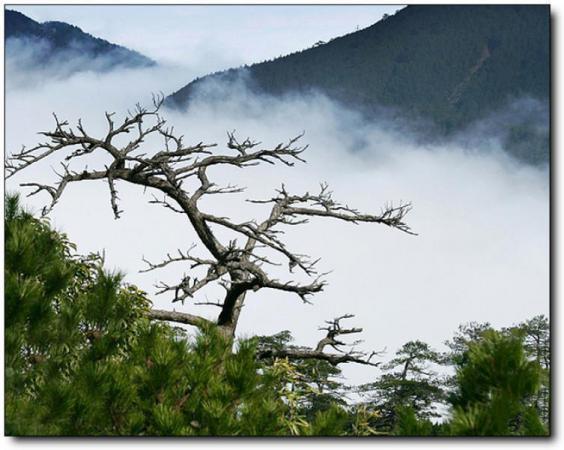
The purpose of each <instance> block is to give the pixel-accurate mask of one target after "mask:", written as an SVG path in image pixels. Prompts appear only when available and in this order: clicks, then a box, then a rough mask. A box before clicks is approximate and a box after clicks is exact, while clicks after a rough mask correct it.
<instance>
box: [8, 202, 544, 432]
mask: <svg viewBox="0 0 564 450" xmlns="http://www.w3.org/2000/svg"><path fill="white" fill-rule="evenodd" d="M75 250H76V248H75V246H74V245H73V244H72V243H71V242H69V240H68V238H67V237H66V236H65V235H64V234H62V233H58V232H56V231H53V229H52V228H51V226H50V224H49V222H48V221H47V220H45V219H42V220H39V219H36V218H34V217H33V216H32V215H31V214H29V213H27V212H25V211H23V210H22V208H21V207H20V205H19V200H18V198H17V196H11V197H8V198H7V199H6V205H5V261H6V266H5V311H6V324H5V361H6V370H5V411H6V420H5V424H6V425H5V427H6V428H5V433H6V434H7V435H16V436H49V435H56V436H78V435H103V436H107V435H136V436H137V435H145V436H177V435H180V436H209V435H213V436H257V435H258V436H288V435H290V436H319V435H322V436H378V435H396V436H398V435H399V436H438V435H465V436H475V435H487V436H493V435H496V436H497V435H527V436H530V435H535V436H536V435H547V434H548V420H549V411H550V389H549V371H550V343H549V338H548V336H549V327H548V320H547V318H546V317H544V316H538V317H534V318H532V319H531V320H528V321H526V322H523V323H522V324H519V325H517V326H515V327H512V328H508V329H504V330H500V331H495V330H493V329H492V328H491V326H490V325H489V324H475V323H472V324H468V325H465V326H462V327H460V328H459V332H458V333H457V334H456V335H455V337H454V338H453V339H452V341H450V342H449V346H450V348H451V352H450V353H449V355H447V357H446V358H445V357H444V355H440V354H439V353H437V352H436V351H434V350H433V349H431V348H430V346H429V345H428V344H426V343H424V342H421V341H412V342H408V343H406V344H405V345H404V346H403V347H401V348H400V349H399V350H398V351H397V352H396V354H395V356H394V357H393V358H392V359H391V360H390V361H389V362H388V363H387V364H385V365H383V366H382V368H383V370H384V373H383V374H382V375H381V376H380V377H379V379H377V380H376V381H375V382H374V383H371V384H369V385H366V386H363V389H364V390H366V391H369V392H370V393H371V394H372V397H371V398H370V399H369V400H368V401H365V402H362V403H356V404H354V403H353V404H351V402H350V399H347V393H348V392H350V391H351V389H350V388H349V387H348V386H346V385H344V384H343V383H342V382H341V381H340V370H339V369H338V368H337V367H335V366H332V365H331V364H329V363H328V362H327V361H315V360H303V361H300V360H292V361H289V360H288V359H279V358H274V359H265V360H259V359H257V350H258V349H260V348H263V347H264V346H270V347H274V348H276V347H277V346H278V347H280V348H282V347H283V346H285V345H288V344H289V343H290V342H291V339H292V338H291V336H290V334H289V332H281V333H279V334H277V335H274V336H262V337H257V338H251V339H244V340H239V341H237V343H236V345H233V342H232V341H231V340H230V339H226V338H225V336H223V335H222V334H220V333H219V332H218V331H217V329H216V328H214V327H213V326H209V327H204V328H203V329H202V330H200V331H199V332H198V334H196V335H195V336H192V335H188V334H187V332H186V331H185V330H184V329H180V328H176V327H172V326H169V325H166V324H164V323H162V322H159V321H151V320H149V319H148V318H147V317H148V316H147V311H148V308H149V307H150V302H149V301H148V299H147V298H146V296H145V294H144V293H143V292H142V291H140V290H138V289H137V288H135V287H133V286H130V285H127V284H125V283H124V282H123V276H122V275H121V274H119V273H108V272H106V271H105V270H103V268H102V260H101V258H100V257H99V256H98V255H88V256H86V257H80V256H77V255H76V254H75ZM447 362H448V363H449V364H453V365H454V367H455V369H456V374H455V376H454V377H452V379H451V380H450V382H449V383H446V382H445V381H444V380H443V379H442V378H441V377H440V376H439V375H438V374H437V372H436V371H435V370H434V369H435V368H436V367H438V366H440V365H441V364H445V363H447ZM445 392H450V395H449V396H448V397H447V396H446V395H445ZM439 405H442V406H443V409H446V408H447V407H448V408H449V410H450V413H449V415H448V416H447V418H446V420H444V421H443V422H437V421H435V420H434V421H431V419H433V418H434V417H438V414H437V409H438V406H439Z"/></svg>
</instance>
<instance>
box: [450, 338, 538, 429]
mask: <svg viewBox="0 0 564 450" xmlns="http://www.w3.org/2000/svg"><path fill="white" fill-rule="evenodd" d="M541 376H542V369H541V367H540V365H539V363H538V362H537V361H535V360H530V359H529V358H528V357H527V354H526V352H525V349H524V347H523V342H522V336H521V335H520V334H519V333H518V332H511V333H510V332H505V333H504V332H499V331H494V330H489V331H485V332H484V333H483V335H482V337H481V339H480V340H479V341H476V342H473V343H470V345H469V350H468V352H467V358H466V360H465V362H463V363H462V364H460V365H459V367H458V369H457V373H456V382H457V391H456V395H455V396H453V397H452V403H453V417H452V421H451V424H450V428H451V433H452V434H454V435H466V436H478V435H481V436H499V435H544V434H546V430H545V428H544V426H543V424H542V422H541V421H540V419H539V417H538V414H537V412H536V410H535V408H534V407H532V406H530V405H528V404H527V399H528V398H530V397H531V396H533V395H535V394H536V393H537V392H538V390H539V389H540V386H541Z"/></svg>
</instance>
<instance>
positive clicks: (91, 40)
mask: <svg viewBox="0 0 564 450" xmlns="http://www.w3.org/2000/svg"><path fill="white" fill-rule="evenodd" d="M4 21H5V43H6V59H7V63H9V64H11V65H15V66H16V67H17V68H21V69H37V68H42V69H50V70H52V72H53V73H54V74H57V75H64V74H69V73H74V72H79V71H85V70H93V71H107V70H111V69H114V68H118V67H121V68H134V67H148V66H153V65H155V64H156V63H155V62H154V61H153V60H151V59H149V58H147V57H146V56H143V55H142V54H140V53H138V52H136V51H133V50H130V49H127V48H125V47H122V46H120V45H116V44H112V43H110V42H108V41H105V40H104V39H100V38H97V37H94V36H92V35H90V34H88V33H85V32H84V31H82V30H81V29H80V28H78V27H76V26H74V25H70V24H68V23H65V22H43V23H38V22H36V21H34V20H32V19H30V18H29V17H27V16H26V15H24V14H22V13H20V12H18V11H12V10H8V9H6V10H5V11H4Z"/></svg>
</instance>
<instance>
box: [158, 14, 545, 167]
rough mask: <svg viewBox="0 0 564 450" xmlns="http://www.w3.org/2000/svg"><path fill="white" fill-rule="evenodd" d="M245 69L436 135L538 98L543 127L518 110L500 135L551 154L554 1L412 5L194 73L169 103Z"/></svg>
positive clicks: (534, 157)
mask: <svg viewBox="0 0 564 450" xmlns="http://www.w3.org/2000/svg"><path fill="white" fill-rule="evenodd" d="M243 75H244V77H242V76H243ZM240 78H246V79H248V80H249V81H248V84H249V86H250V87H251V89H253V90H254V91H255V92H257V93H263V94H270V95H274V96H278V95H282V94H286V93H291V92H293V93H306V92H310V91H319V92H322V93H325V94H327V95H328V96H330V97H332V98H334V99H336V100H339V101H341V102H343V103H344V104H345V105H347V106H349V107H354V108H356V109H359V110H361V111H363V112H364V113H365V114H366V115H367V117H372V118H377V117H378V116H379V115H381V114H382V111H386V114H388V115H389V114H390V111H392V112H393V113H394V114H393V115H395V117H401V118H402V120H406V119H413V120H412V122H413V123H419V124H421V123H423V124H424V128H423V130H419V131H421V132H422V134H427V135H434V136H451V135H453V134H456V133H460V132H461V130H464V129H467V128H468V127H469V126H470V125H471V124H473V123H474V122H475V121H477V120H480V119H485V118H487V117H488V116H489V115H491V114H493V113H495V112H496V111H500V110H502V109H503V108H505V107H507V105H508V104H509V103H511V101H517V100H519V99H522V98H532V99H536V100H537V101H539V102H541V104H543V105H544V107H543V108H541V109H542V110H543V117H544V118H545V119H546V123H545V124H544V126H541V127H540V128H543V130H541V131H540V134H539V131H538V130H539V126H538V123H537V122H538V115H537V116H535V117H534V118H536V120H535V121H534V122H535V124H531V123H530V121H529V120H528V119H526V118H525V119H523V118H521V117H523V115H519V117H520V118H519V119H515V120H514V121H510V123H507V124H505V125H504V126H502V128H501V132H502V134H503V136H502V138H503V141H504V143H505V145H506V149H507V150H508V151H509V152H510V153H512V154H514V155H515V156H517V157H518V158H520V159H524V160H528V161H530V162H535V163H536V162H543V161H546V160H547V159H548V155H549V144H548V109H549V108H548V106H547V105H548V99H549V92H550V9H549V7H548V6H545V5H533V6H530V5H528V6H526V5H522V6H498V5H466V6H465V5H460V6H458V5H450V6H449V5H414V6H408V7H406V8H404V9H401V10H400V11H398V12H397V13H396V14H394V15H392V16H388V17H385V18H384V19H383V20H381V21H379V22H378V23H376V24H374V25H372V26H370V27H368V28H365V29H363V30H360V31H357V32H354V33H351V34H348V35H345V36H342V37H339V38H336V39H333V40H331V41H329V42H327V43H318V44H316V45H315V46H313V47H311V48H308V49H306V50H303V51H299V52H296V53H293V54H290V55H287V56H284V57H281V58H277V59H274V60H271V61H266V62H262V63H259V64H253V65H251V66H245V67H241V68H238V69H230V70H227V71H224V72H220V73H215V74H211V75H208V76H204V77H202V78H200V79H196V80H194V81H192V82H191V83H189V84H188V85H186V86H184V87H183V88H182V89H180V90H179V91H177V92H175V93H173V94H172V95H171V96H169V97H168V99H167V105H168V106H172V107H180V108H183V107H186V106H187V105H188V103H189V102H190V99H191V98H193V95H194V93H195V91H196V90H198V89H199V87H201V86H203V85H204V84H205V83H206V82H208V81H210V80H221V81H224V82H225V81H234V80H236V79H240ZM208 91H209V89H208ZM532 114H537V112H536V111H535V112H533V113H532ZM421 119H423V120H421ZM498 131H499V130H498ZM524 140H525V141H524ZM524 142H526V145H524Z"/></svg>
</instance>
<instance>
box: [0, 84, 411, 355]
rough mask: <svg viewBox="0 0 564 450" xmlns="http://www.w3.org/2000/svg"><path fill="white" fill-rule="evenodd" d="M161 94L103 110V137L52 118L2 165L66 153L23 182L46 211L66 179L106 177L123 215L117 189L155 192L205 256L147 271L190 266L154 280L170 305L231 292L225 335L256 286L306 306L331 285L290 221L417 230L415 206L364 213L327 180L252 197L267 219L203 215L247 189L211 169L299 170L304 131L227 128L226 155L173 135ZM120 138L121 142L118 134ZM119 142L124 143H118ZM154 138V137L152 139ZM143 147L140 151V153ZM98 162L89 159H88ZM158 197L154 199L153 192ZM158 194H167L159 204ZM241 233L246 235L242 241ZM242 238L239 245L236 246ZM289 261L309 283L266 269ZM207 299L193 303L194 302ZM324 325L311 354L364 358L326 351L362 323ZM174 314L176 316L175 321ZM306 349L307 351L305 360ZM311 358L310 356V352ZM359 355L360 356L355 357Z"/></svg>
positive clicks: (183, 318) (193, 320)
mask: <svg viewBox="0 0 564 450" xmlns="http://www.w3.org/2000/svg"><path fill="white" fill-rule="evenodd" d="M162 102H163V96H162V95H160V96H155V97H154V98H153V104H152V107H150V108H144V107H141V106H140V105H136V107H135V108H134V109H133V111H131V112H129V114H128V115H127V117H125V119H124V120H123V121H122V122H119V121H117V120H116V119H115V115H114V113H106V114H105V122H106V125H107V129H106V132H105V135H103V136H100V137H93V136H91V135H90V134H89V132H88V131H87V129H86V125H85V124H83V122H82V121H81V120H79V121H78V123H77V125H76V126H75V127H74V128H73V127H71V126H70V125H69V123H68V122H67V121H61V120H60V119H59V118H58V117H57V116H56V115H54V120H55V125H54V129H53V130H52V131H46V132H43V133H41V134H42V136H44V137H45V138H46V139H47V140H46V141H45V142H43V143H40V144H38V145H37V146H35V147H33V148H30V149H26V148H22V149H21V150H20V151H19V152H16V153H13V154H11V155H10V156H8V158H7V159H6V161H5V169H6V177H11V176H13V175H14V174H16V173H18V172H20V171H21V170H23V169H25V168H26V167H28V166H30V165H31V164H35V163H40V162H41V161H43V160H44V159H46V158H48V157H51V156H52V155H54V154H57V155H59V156H60V159H61V160H63V161H64V162H63V163H62V168H63V170H62V173H60V174H57V175H58V180H57V181H56V182H55V184H54V185H47V184H40V183H35V182H29V183H23V184H22V186H24V187H30V188H33V191H32V192H31V193H30V194H29V195H36V194H39V193H43V192H45V193H47V194H48V196H49V197H50V202H49V203H48V205H47V206H45V208H44V209H43V214H44V215H45V214H48V213H49V212H50V211H51V210H52V209H53V208H54V207H55V205H56V204H57V202H58V201H59V200H60V198H61V196H62V195H63V193H64V191H65V190H66V188H67V187H68V186H69V184H71V183H74V182H78V181H99V180H105V182H106V183H107V186H108V189H109V194H110V206H111V209H112V212H113V214H114V217H115V218H116V219H117V218H119V217H120V215H121V213H122V211H121V209H120V206H119V204H118V202H119V200H120V199H119V197H118V192H117V188H116V185H117V183H118V182H120V183H121V182H126V183H130V184H134V185H137V186H142V187H143V188H144V189H149V190H151V191H152V192H151V193H152V194H153V199H152V200H151V201H150V203H155V204H159V205H161V206H163V207H165V208H166V209H170V210H171V211H173V212H175V213H179V214H182V215H184V216H185V217H186V219H187V221H188V222H189V224H190V225H191V227H192V228H193V230H194V231H195V232H196V234H197V236H198V240H199V243H200V244H202V246H203V251H205V252H207V255H206V256H205V257H199V256H195V255H194V254H192V251H193V250H195V246H192V247H191V248H190V249H189V250H188V251H184V252H183V251H180V250H179V251H178V253H177V254H174V255H171V254H167V256H166V258H165V259H164V261H162V262H160V263H150V262H148V261H146V260H145V262H146V263H147V265H148V268H147V269H146V270H144V271H148V270H156V269H162V268H164V267H167V266H168V265H169V264H173V263H174V264H180V265H182V264H184V265H186V267H187V269H188V270H189V273H188V274H187V275H184V276H183V277H182V279H181V280H180V282H178V283H177V284H171V285H168V284H166V283H162V282H161V283H159V284H158V293H161V294H163V293H168V294H171V295H172V301H173V302H176V301H181V302H183V303H184V301H186V299H189V298H192V297H194V296H195V295H196V294H200V291H201V290H202V289H204V288H205V287H206V286H208V285H210V284H212V283H213V284H219V285H220V286H222V287H223V288H224V289H225V296H224V298H223V299H222V300H221V301H219V302H217V303H214V306H219V307H220V309H221V310H220V313H219V315H218V317H217V320H216V322H215V323H216V324H217V325H218V326H219V327H220V328H221V329H222V330H224V332H225V334H226V336H231V337H232V336H234V334H235V330H236V327H237V323H238V318H239V314H240V312H241V310H242V308H243V306H244V301H245V297H246V294H247V292H249V291H258V290H260V289H275V290H279V291H283V292H288V293H292V294H295V295H297V296H299V297H300V298H301V299H302V300H303V301H304V302H309V297H310V296H311V295H313V294H316V293H318V292H321V291H322V290H323V287H324V286H325V280H324V276H325V275H327V273H321V274H319V273H318V271H317V267H316V265H317V262H318V261H319V260H315V259H312V258H310V257H309V256H307V255H304V254H301V253H297V252H295V251H293V250H292V249H290V248H288V247H287V245H286V244H285V242H284V239H283V234H284V229H285V227H288V226H298V225H302V224H305V223H307V222H308V220H309V219H310V218H311V217H319V218H333V219H338V220H342V221H345V222H351V223H355V224H358V223H378V224H382V225H386V226H389V227H391V228H395V229H398V230H400V231H403V232H406V233H409V234H414V233H413V232H412V231H411V230H410V228H409V226H408V225H407V224H406V223H405V222H404V218H405V216H406V214H407V213H408V212H409V210H410V208H411V205H410V204H409V203H406V204H402V203H400V204H399V206H396V207H394V206H391V205H390V206H386V207H384V208H383V209H382V210H381V211H380V213H379V214H363V213H360V212H359V211H357V210H356V209H353V208H351V207H349V206H348V205H346V204H340V203H338V202H336V201H334V200H333V197H332V192H330V190H329V188H328V186H327V185H326V184H321V188H320V191H319V192H318V193H316V194H310V193H308V192H306V193H305V194H302V195H292V194H290V193H289V192H288V191H287V190H286V187H285V186H284V185H282V187H281V189H279V190H278V191H277V192H276V195H275V196H274V197H272V198H270V199H267V200H252V199H251V200H249V201H250V202H252V203H256V204H263V205H267V206H268V207H269V208H270V209H269V211H268V212H267V215H266V218H265V219H264V220H262V221H257V220H249V221H246V222H241V223H237V222H234V221H232V220H231V219H229V218H228V217H223V216H220V215H216V214H211V213H209V212H206V211H203V209H202V207H201V206H200V202H199V201H200V200H201V199H202V198H203V197H204V196H206V195H221V194H236V193H240V192H242V191H243V188H242V187H239V186H234V185H230V184H228V185H226V186H223V185H218V184H216V183H215V182H214V181H213V180H211V179H210V177H209V173H208V172H209V171H208V169H209V168H212V167H218V166H227V167H237V168H246V167H251V166H257V165H260V164H263V163H267V164H282V165H285V166H289V167H291V166H293V165H294V164H295V163H296V162H305V160H304V159H303V152H304V151H305V150H306V149H307V146H299V145H298V141H299V139H300V138H301V137H302V136H303V133H302V134H300V135H298V136H296V137H294V138H292V139H290V140H289V141H288V142H286V143H279V144H278V145H276V146H274V147H265V146H263V144H261V143H260V142H255V141H252V140H251V139H249V138H246V139H244V140H239V139H238V138H237V137H236V136H235V132H234V131H233V132H229V133H228V134H227V144H226V149H225V151H224V152H223V153H222V152H221V151H220V150H218V149H217V148H216V147H217V146H216V144H204V143H202V142H199V143H197V144H193V145H186V144H185V143H184V137H183V136H180V135H177V134H176V133H175V131H174V129H173V128H172V127H168V126H167V125H166V121H165V120H164V119H163V118H162V117H161V116H160V115H159V109H160V107H161V105H162ZM150 137H158V138H159V139H160V140H161V142H162V143H161V144H160V145H159V144H155V145H153V144H152V145H149V144H148V143H147V141H148V139H149V138H150ZM118 138H121V139H118ZM117 142H122V143H123V142H126V143H125V144H119V145H118V143H117ZM151 142H152V141H151ZM142 147H143V149H142ZM93 154H102V155H104V156H105V157H106V158H107V157H109V158H110V160H111V162H110V164H109V165H105V166H102V167H98V168H95V169H89V168H88V167H89V165H88V164H87V161H88V158H89V157H91V155H93ZM81 162H82V163H83V164H84V165H83V168H82V169H79V170H76V169H71V168H70V164H73V167H74V165H77V164H79V163H81ZM90 162H92V161H90ZM155 193H158V197H157V196H156V195H154V194H155ZM161 198H162V200H161ZM218 227H221V228H224V229H226V230H228V231H229V234H235V235H236V238H231V239H230V240H228V241H224V240H222V239H220V234H219V233H217V228H218ZM241 238H242V239H241ZM239 241H241V243H239ZM281 263H284V264H287V265H288V271H289V273H292V272H293V270H294V269H295V268H299V269H300V270H302V271H303V272H304V273H305V274H306V275H307V276H308V277H311V279H310V280H309V281H307V282H304V283H297V282H295V281H293V280H291V279H290V280H288V281H279V280H277V279H274V278H272V277H271V276H270V275H269V274H268V273H267V272H266V271H265V270H264V269H263V267H264V265H280V264H281ZM208 303H209V302H201V301H195V302H194V304H208ZM151 317H152V318H154V319H159V320H170V321H178V322H179V323H185V324H190V325H194V326H200V325H201V324H202V323H208V322H209V321H207V319H203V318H201V317H199V316H192V315H190V314H187V313H176V312H173V313H170V312H165V311H160V310H153V312H152V313H151ZM344 318H347V317H346V316H345V317H341V318H337V319H336V321H334V322H331V323H328V327H325V330H326V331H327V333H328V334H327V336H326V337H325V338H324V340H322V341H320V343H319V344H318V346H317V347H316V348H315V349H309V350H307V351H308V352H309V353H307V352H306V353H307V354H308V355H310V356H311V355H317V356H319V357H321V358H325V359H327V358H329V359H327V360H328V361H337V360H338V361H341V362H343V361H353V360H359V361H360V360H363V361H365V362H363V364H365V363H367V362H366V361H368V360H366V358H364V359H363V357H360V356H359V355H358V354H357V353H356V352H352V351H349V352H348V353H343V354H339V355H333V356H324V355H327V354H325V353H324V352H323V350H324V348H325V347H326V346H327V345H329V346H330V347H332V348H333V349H335V350H339V349H340V348H341V346H343V345H345V344H343V343H341V342H340V341H339V340H338V338H337V337H338V336H339V335H342V334H347V333H356V332H358V331H359V329H356V328H352V329H349V330H343V329H341V328H340V325H339V320H342V319H344ZM176 319H178V320H176ZM304 351H305V350H303V349H302V352H301V354H302V357H304V358H305V357H308V356H303V355H305V353H304ZM311 357H313V356H311ZM359 361H356V362H359Z"/></svg>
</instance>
